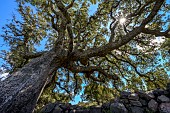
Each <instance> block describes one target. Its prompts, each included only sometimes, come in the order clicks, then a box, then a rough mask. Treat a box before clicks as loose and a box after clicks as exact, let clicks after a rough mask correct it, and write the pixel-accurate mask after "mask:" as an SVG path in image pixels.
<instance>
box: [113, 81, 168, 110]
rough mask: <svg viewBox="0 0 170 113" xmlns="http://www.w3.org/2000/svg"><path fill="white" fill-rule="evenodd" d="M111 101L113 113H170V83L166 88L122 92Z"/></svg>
mask: <svg viewBox="0 0 170 113" xmlns="http://www.w3.org/2000/svg"><path fill="white" fill-rule="evenodd" d="M117 100H118V101H116V102H114V103H111V105H110V112H111V113H170V83H169V84H168V85H167V89H166V90H162V89H156V90H154V91H150V92H143V91H136V92H135V93H131V92H121V93H120V97H119V98H118V99H117Z"/></svg>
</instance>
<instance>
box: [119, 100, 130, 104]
mask: <svg viewBox="0 0 170 113" xmlns="http://www.w3.org/2000/svg"><path fill="white" fill-rule="evenodd" d="M120 102H121V103H123V104H129V100H128V99H120Z"/></svg>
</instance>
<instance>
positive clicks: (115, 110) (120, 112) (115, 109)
mask: <svg viewBox="0 0 170 113" xmlns="http://www.w3.org/2000/svg"><path fill="white" fill-rule="evenodd" d="M110 111H111V113H128V110H127V109H126V108H125V106H124V105H123V104H122V103H112V104H111V105H110Z"/></svg>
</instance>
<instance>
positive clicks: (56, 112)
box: [50, 106, 62, 113]
mask: <svg viewBox="0 0 170 113" xmlns="http://www.w3.org/2000/svg"><path fill="white" fill-rule="evenodd" d="M61 112H62V109H61V108H60V107H59V106H56V107H55V108H54V110H53V112H50V113H61Z"/></svg>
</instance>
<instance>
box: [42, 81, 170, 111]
mask: <svg viewBox="0 0 170 113" xmlns="http://www.w3.org/2000/svg"><path fill="white" fill-rule="evenodd" d="M41 113H170V83H168V84H167V88H166V90H163V89H155V90H153V91H149V92H143V91H136V92H135V93H131V92H121V93H120V97H119V98H116V99H115V100H114V101H112V102H108V103H104V104H103V105H102V106H91V107H89V108H84V107H80V106H77V105H71V104H68V103H60V102H56V103H49V104H48V105H46V106H44V107H43V109H42V110H41Z"/></svg>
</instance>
